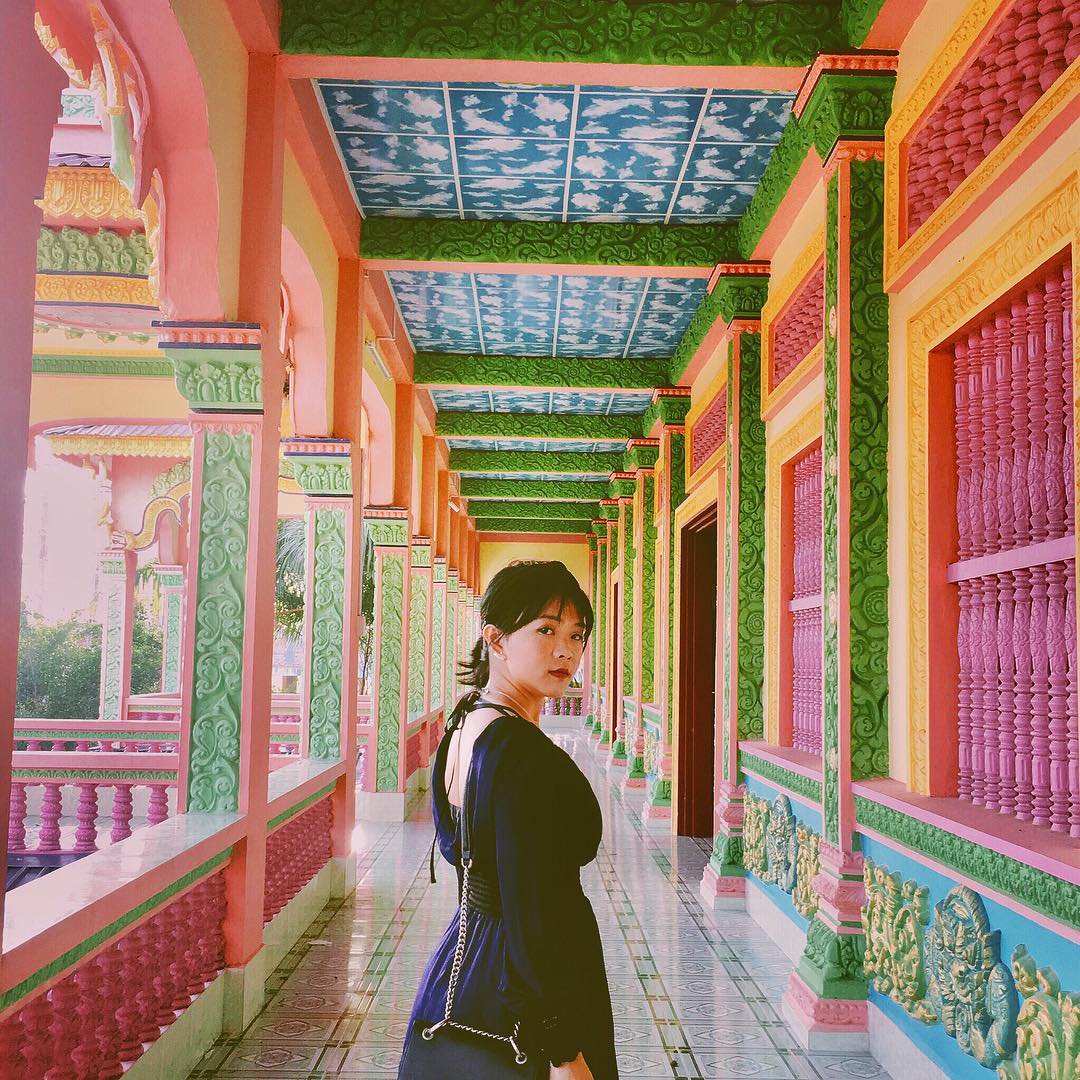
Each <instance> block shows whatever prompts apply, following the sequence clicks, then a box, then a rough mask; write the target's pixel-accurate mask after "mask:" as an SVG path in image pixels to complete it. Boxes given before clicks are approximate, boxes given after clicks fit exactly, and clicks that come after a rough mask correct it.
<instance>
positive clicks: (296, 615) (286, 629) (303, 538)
mask: <svg viewBox="0 0 1080 1080" xmlns="http://www.w3.org/2000/svg"><path fill="white" fill-rule="evenodd" d="M306 584H307V521H306V520H305V519H304V518H279V519H278V523H277V582H276V588H275V593H274V622H275V623H276V624H277V629H278V630H279V631H280V633H281V634H282V635H283V636H284V637H285V638H287V639H288V640H289V641H299V640H300V638H301V636H302V635H303V633H304V592H305V590H306Z"/></svg>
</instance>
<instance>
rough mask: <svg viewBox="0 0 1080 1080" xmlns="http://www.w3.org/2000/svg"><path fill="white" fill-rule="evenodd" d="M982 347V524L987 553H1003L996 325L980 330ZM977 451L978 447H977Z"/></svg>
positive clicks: (985, 324)
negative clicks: (997, 414)
mask: <svg viewBox="0 0 1080 1080" xmlns="http://www.w3.org/2000/svg"><path fill="white" fill-rule="evenodd" d="M980 335H981V338H982V340H981V342H980V345H979V354H980V357H979V358H980V367H981V374H982V378H981V392H980V394H979V411H980V412H981V414H982V456H981V460H980V464H981V465H982V472H983V476H982V487H983V525H984V528H985V530H986V550H987V552H995V551H1000V550H1001V548H1002V543H1001V521H1000V519H999V518H998V493H997V480H998V445H999V441H1000V440H999V439H998V431H997V417H996V416H995V413H994V391H995V383H996V381H997V380H996V378H995V374H996V371H997V364H996V360H995V356H994V324H993V322H992V321H991V320H988V321H987V322H984V323H983V324H982V327H981V329H980ZM976 449H978V448H976Z"/></svg>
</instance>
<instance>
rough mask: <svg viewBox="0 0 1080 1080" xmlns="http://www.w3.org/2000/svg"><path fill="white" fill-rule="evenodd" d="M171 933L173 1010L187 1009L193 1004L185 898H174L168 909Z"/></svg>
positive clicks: (171, 1007) (171, 1004) (170, 977)
mask: <svg viewBox="0 0 1080 1080" xmlns="http://www.w3.org/2000/svg"><path fill="white" fill-rule="evenodd" d="M165 914H166V915H167V925H168V934H169V982H170V983H171V985H172V999H171V1000H170V1001H169V1007H170V1009H173V1010H177V1011H179V1010H183V1009H186V1008H187V1007H188V1006H189V1005H190V1004H191V995H190V994H189V993H188V989H187V984H188V969H187V962H186V958H185V948H186V945H187V912H186V904H185V901H184V898H183V897H181V898H180V899H178V900H174V901H173V902H172V903H171V904H170V905H169V907H168V909H167V910H166V913H165Z"/></svg>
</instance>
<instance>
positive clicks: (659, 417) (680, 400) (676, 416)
mask: <svg viewBox="0 0 1080 1080" xmlns="http://www.w3.org/2000/svg"><path fill="white" fill-rule="evenodd" d="M689 411H690V395H689V394H678V395H674V394H660V395H659V396H658V397H657V398H656V400H655V401H653V403H652V404H651V405H650V406H649V407H648V409H646V410H645V419H644V421H643V422H642V425H641V429H642V431H644V432H645V435H646V436H647V437H648V436H651V434H652V430H653V428H654V427H655V426H656V425H657V424H666V425H667V426H669V427H674V426H678V425H681V424H682V423H683V422H684V421H685V420H686V414H687V413H688V412H689Z"/></svg>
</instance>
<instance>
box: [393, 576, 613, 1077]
mask: <svg viewBox="0 0 1080 1080" xmlns="http://www.w3.org/2000/svg"><path fill="white" fill-rule="evenodd" d="M480 613H481V618H482V620H483V633H482V635H481V637H480V639H479V640H478V641H477V642H476V645H475V647H474V648H473V651H472V656H471V659H470V660H469V661H468V662H466V663H465V664H464V665H463V669H464V671H463V675H462V679H463V681H464V682H466V683H467V684H468V685H471V686H474V687H476V688H477V690H476V691H473V692H472V693H469V694H466V695H465V696H464V697H463V698H462V699H461V701H459V702H458V704H457V707H456V708H455V709H454V711H453V713H452V714H451V716H450V719H449V721H448V723H447V730H446V734H445V736H444V737H443V740H442V742H441V743H440V744H439V749H438V751H437V753H436V755H435V764H434V767H433V770H432V778H431V787H432V804H433V811H434V818H435V831H436V840H437V842H438V845H439V849H440V851H441V852H442V854H443V856H444V858H446V859H447V860H448V861H449V862H451V863H453V864H454V865H455V866H456V867H457V868H458V881H459V886H460V883H461V866H460V851H461V848H460V840H461V836H460V833H461V828H460V825H461V822H460V815H459V808H460V807H461V804H462V799H463V796H464V795H465V793H466V783H467V784H468V805H469V806H470V808H471V813H470V815H469V828H470V840H471V845H470V846H471V850H472V864H471V869H470V882H469V894H470V898H473V897H478V898H479V899H478V902H473V901H472V900H471V901H470V903H469V904H468V905H467V914H466V927H467V933H466V944H465V951H464V958H463V960H462V963H461V965H460V968H459V974H458V979H457V984H456V989H455V993H454V997H453V1006H452V1016H451V1019H453V1020H455V1021H458V1022H460V1023H463V1024H467V1025H470V1026H472V1027H475V1028H479V1029H481V1030H483V1031H487V1032H491V1033H495V1034H501V1035H509V1034H511V1033H512V1032H514V1030H515V1027H516V1026H518V1025H519V1035H518V1038H517V1040H516V1042H517V1043H519V1044H520V1045H521V1048H522V1049H523V1050H525V1051H527V1052H528V1055H529V1059H530V1064H529V1066H528V1069H527V1070H526V1069H523V1070H522V1075H523V1077H524V1076H528V1077H530V1078H531V1077H535V1076H538V1075H539V1076H542V1077H543V1078H544V1080H548V1078H549V1077H550V1080H617V1078H618V1068H617V1066H616V1063H615V1035H614V1025H613V1022H612V1016H611V997H610V993H609V991H608V985H607V975H606V973H605V971H604V956H603V951H602V947H601V944H600V932H599V930H598V929H597V925H596V918H595V916H594V915H593V910H592V907H591V906H590V904H589V901H588V900H587V899H586V897H585V894H584V893H583V892H582V889H581V882H580V870H581V867H582V866H585V865H586V864H587V863H589V862H591V861H592V860H593V859H594V858H596V852H597V849H598V848H599V846H600V838H601V834H602V822H601V818H600V806H599V803H597V801H596V796H595V795H594V794H593V791H592V788H591V786H590V785H589V782H588V780H586V778H585V776H584V774H583V773H582V772H581V770H580V769H579V768H578V767H577V766H576V765H575V764H574V762H573V760H572V759H571V758H570V756H569V755H568V754H567V753H565V751H563V750H561V749H560V748H559V747H557V746H555V744H554V743H552V742H551V740H550V739H549V738H548V737H547V736H546V735H545V734H544V733H543V732H542V731H541V730H540V709H541V706H542V705H543V702H544V698H546V697H559V696H561V695H562V694H563V693H565V692H566V688H567V686H569V684H570V679H571V678H572V676H573V674H574V672H575V671H577V668H578V665H579V663H580V662H581V654H582V652H583V650H584V648H585V642H586V641H587V640H588V637H589V634H590V632H591V631H592V626H593V612H592V605H591V604H590V603H589V600H588V597H586V596H585V594H584V592H582V590H581V587H580V586H579V585H578V583H577V581H576V580H575V578H574V577H573V575H572V574H571V573H570V571H569V570H567V568H566V567H565V566H564V565H563V564H562V563H561V562H518V563H512V564H511V565H509V566H507V567H505V568H504V569H502V570H500V571H499V572H498V573H497V574H496V575H495V576H494V577H493V578H492V580H491V584H490V585H489V586H488V588H487V591H486V592H485V593H484V598H483V600H482V601H481V605H480ZM448 762H449V765H448ZM432 868H433V873H432V876H433V879H434V863H433V864H432ZM458 932H459V926H458V917H457V916H456V915H455V917H454V920H453V922H452V923H451V925H450V926H449V927H448V928H447V931H446V933H445V934H444V935H443V938H442V940H441V941H440V943H439V946H438V948H437V949H436V951H435V955H434V956H433V957H432V958H431V960H430V961H429V963H428V965H427V969H426V970H425V972H424V976H423V979H422V980H421V983H420V989H419V991H418V992H417V996H416V1003H415V1004H414V1006H413V1012H412V1018H411V1020H410V1022H409V1030H408V1033H407V1035H406V1038H405V1053H404V1056H403V1058H402V1063H401V1070H400V1072H399V1074H398V1075H399V1080H410V1071H411V1070H412V1069H413V1068H414V1066H413V1065H412V1064H411V1062H410V1053H409V1048H410V1044H412V1043H413V1041H414V1040H418V1039H420V1038H421V1035H420V1032H421V1030H422V1029H424V1028H425V1027H430V1026H431V1025H433V1024H436V1023H437V1022H438V1021H440V1020H442V1019H443V1017H444V1012H445V1008H446V997H447V987H448V984H449V981H450V974H451V968H452V966H453V961H454V953H455V949H456V947H457V943H458ZM440 1037H442V1036H441V1035H440V1034H439V1033H436V1034H435V1036H434V1039H435V1040H438V1039H439V1038H440ZM432 1045H433V1047H434V1046H436V1045H437V1043H435V1042H433V1044H432ZM432 1052H434V1053H436V1054H437V1053H438V1051H437V1050H433V1051H432ZM506 1061H507V1062H508V1063H512V1062H513V1053H512V1051H511V1050H510V1049H509V1047H507V1048H506ZM537 1061H540V1062H541V1063H543V1062H550V1072H548V1070H547V1069H546V1067H544V1065H543V1064H541V1067H540V1069H539V1071H537V1070H536V1069H535V1066H536V1063H537ZM510 1067H512V1066H510ZM454 1080H456V1078H454ZM462 1080H465V1078H462Z"/></svg>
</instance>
